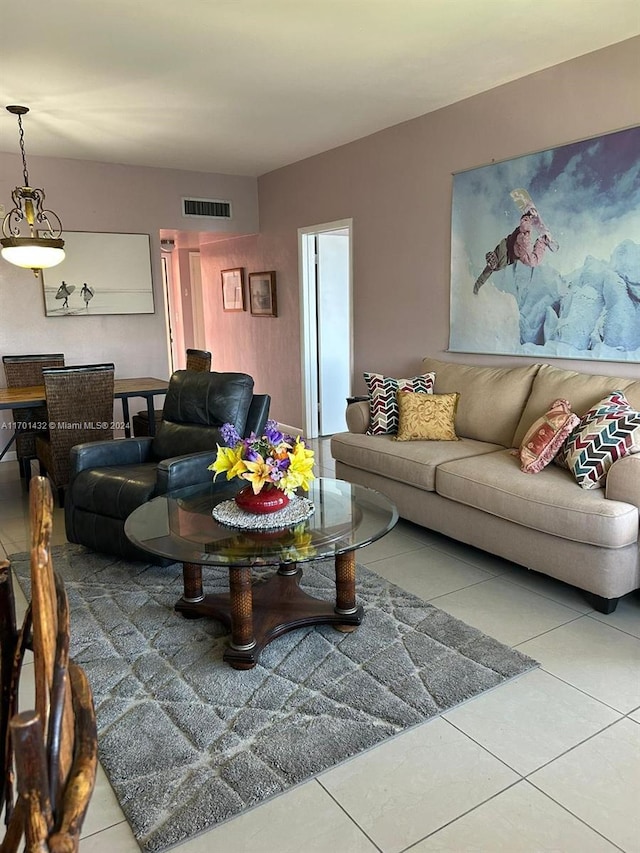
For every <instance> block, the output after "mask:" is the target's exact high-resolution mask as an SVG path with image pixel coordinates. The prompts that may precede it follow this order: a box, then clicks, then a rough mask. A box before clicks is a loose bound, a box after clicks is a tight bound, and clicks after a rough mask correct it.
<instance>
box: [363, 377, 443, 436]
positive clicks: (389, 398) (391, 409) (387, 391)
mask: <svg viewBox="0 0 640 853" xmlns="http://www.w3.org/2000/svg"><path fill="white" fill-rule="evenodd" d="M363 376H364V381H365V382H366V383H367V390H368V392H369V428H368V430H367V435H395V434H396V433H397V432H398V401H397V400H396V393H397V392H398V391H420V392H421V393H423V394H432V393H433V383H434V381H435V378H436V375H435V373H424V374H423V375H422V376H412V377H411V379H393V378H392V377H391V376H383V374H382V373H364V374H363Z"/></svg>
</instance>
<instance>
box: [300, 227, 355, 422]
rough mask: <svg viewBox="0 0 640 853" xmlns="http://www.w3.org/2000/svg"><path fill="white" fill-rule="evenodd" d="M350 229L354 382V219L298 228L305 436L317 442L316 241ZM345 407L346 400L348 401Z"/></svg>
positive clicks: (351, 357)
mask: <svg viewBox="0 0 640 853" xmlns="http://www.w3.org/2000/svg"><path fill="white" fill-rule="evenodd" d="M344 229H347V231H348V238H349V272H348V276H349V280H348V288H349V295H348V309H349V376H350V378H351V379H353V219H338V220H336V221H334V222H323V223H321V224H319V225H309V226H307V227H305V228H298V277H299V281H300V357H301V363H302V364H301V376H302V402H303V411H302V415H303V424H302V430H303V434H304V435H305V436H306V437H307V438H317V437H318V435H319V432H320V424H319V418H318V335H317V308H316V271H315V264H316V260H315V237H316V235H317V234H321V233H323V232H326V231H342V230H344ZM345 406H346V400H345Z"/></svg>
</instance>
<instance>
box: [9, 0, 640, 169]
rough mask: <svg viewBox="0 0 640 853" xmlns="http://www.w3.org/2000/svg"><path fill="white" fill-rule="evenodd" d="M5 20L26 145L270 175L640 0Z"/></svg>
mask: <svg viewBox="0 0 640 853" xmlns="http://www.w3.org/2000/svg"><path fill="white" fill-rule="evenodd" d="M0 24H1V27H2V49H1V51H0V66H1V68H0V106H4V105H6V104H24V105H26V106H28V107H30V108H31V112H30V113H29V115H28V116H27V117H26V118H25V119H24V130H25V144H26V151H27V159H28V158H29V155H30V154H34V155H36V154H40V155H48V156H53V157H70V158H76V159H83V160H96V161H101V162H109V163H124V164H132V165H144V166H159V167H168V168H177V169H192V170H196V171H207V172H223V173H227V174H238V175H261V174H263V173H265V172H268V171H270V170H272V169H276V168H278V167H280V166H284V165H287V164H288V163H292V162H295V161H297V160H301V159H303V158H305V157H309V156H311V155H313V154H316V153H318V152H320V151H325V150H327V149H329V148H333V147H335V146H337V145H341V144H343V143H346V142H350V141H353V140H355V139H359V138H361V137H363V136H367V135H368V134H370V133H373V132H374V131H376V130H380V129H382V128H384V127H389V126H391V125H393V124H397V123H399V122H401V121H404V120H406V119H410V118H414V117H416V116H419V115H423V114H424V113H428V112H431V111H432V110H436V109H438V108H440V107H443V106H446V105H448V104H451V103H454V102H456V101H459V100H462V99H463V98H467V97H469V96H471V95H474V94H477V93H478V92H482V91H486V90H487V89H491V88H493V87H495V86H498V85H500V84H502V83H505V82H508V81H509V80H514V79H516V78H518V77H522V76H524V75H526V74H530V73H532V72H535V71H538V70H540V69H542V68H546V67H549V66H552V65H556V64H557V63H559V62H563V61H565V60H568V59H572V58H573V57H576V56H580V55H582V54H585V53H589V52H591V51H593V50H597V49H599V48H601V47H605V46H607V45H610V44H614V43H616V42H619V41H623V40H625V39H627V38H630V37H632V36H634V35H637V34H639V33H640V3H639V2H638V0H181V2H169V0H48V2H45V0H40V2H35V3H34V2H24V0H23V2H20V0H5V3H4V4H3V11H2V17H1V19H0ZM0 150H2V151H8V152H13V153H17V151H18V129H17V122H16V119H15V117H14V116H10V115H9V114H8V113H6V112H5V111H4V110H1V111H0Z"/></svg>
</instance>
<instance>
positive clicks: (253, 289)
mask: <svg viewBox="0 0 640 853" xmlns="http://www.w3.org/2000/svg"><path fill="white" fill-rule="evenodd" d="M249 305H250V306H251V313H252V314H255V315H256V316H257V317H277V316H278V305H277V302H276V274H275V272H274V271H273V270H271V271H270V272H251V273H249Z"/></svg>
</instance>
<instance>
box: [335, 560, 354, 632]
mask: <svg viewBox="0 0 640 853" xmlns="http://www.w3.org/2000/svg"><path fill="white" fill-rule="evenodd" d="M358 609H359V608H358V607H357V606H356V557H355V553H354V552H353V551H349V553H348V554H336V606H335V612H336V613H338V614H340V615H344V616H351V615H352V614H354V613H356V612H357V611H358ZM334 628H335V629H336V630H337V631H342V632H343V633H347V632H349V631H355V629H356V628H357V625H334Z"/></svg>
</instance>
